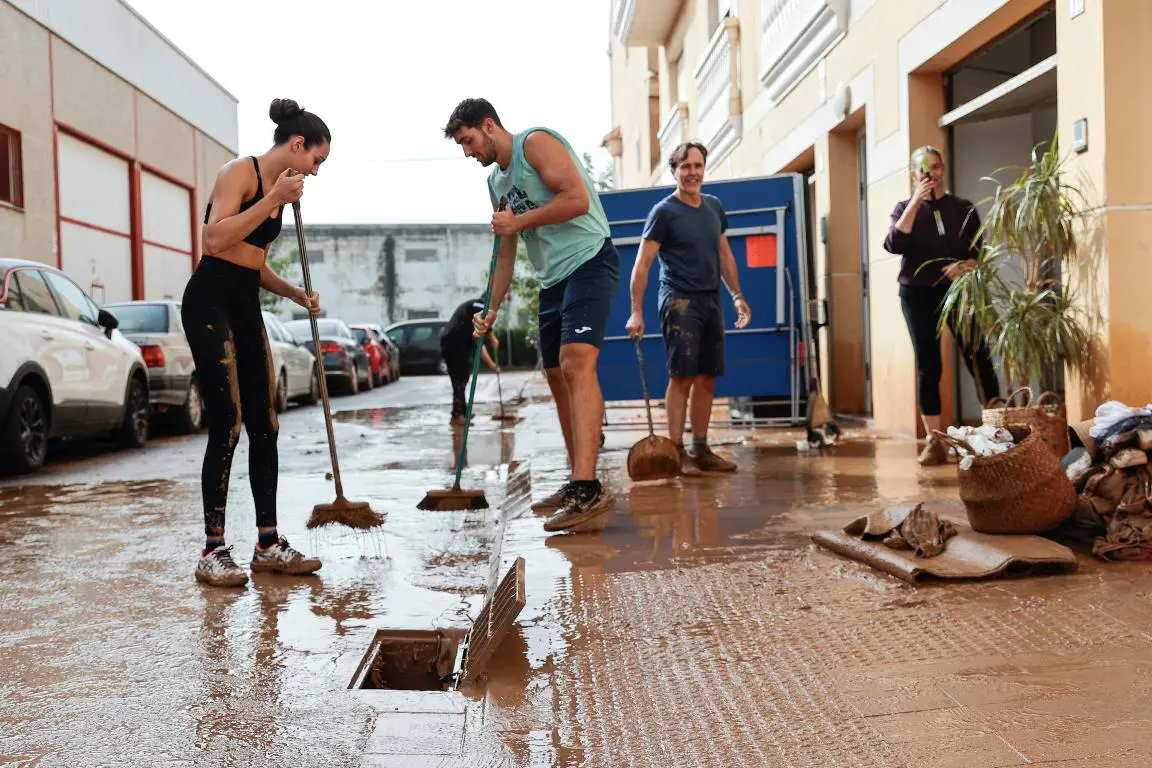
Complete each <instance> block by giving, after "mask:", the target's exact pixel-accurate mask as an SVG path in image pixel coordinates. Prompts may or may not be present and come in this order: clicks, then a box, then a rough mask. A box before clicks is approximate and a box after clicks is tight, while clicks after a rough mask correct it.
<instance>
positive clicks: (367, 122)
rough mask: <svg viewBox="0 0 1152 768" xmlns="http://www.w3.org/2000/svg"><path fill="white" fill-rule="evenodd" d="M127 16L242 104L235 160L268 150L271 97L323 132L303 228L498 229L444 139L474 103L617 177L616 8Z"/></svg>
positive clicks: (583, 2) (269, 9) (211, 8)
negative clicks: (296, 107)
mask: <svg viewBox="0 0 1152 768" xmlns="http://www.w3.org/2000/svg"><path fill="white" fill-rule="evenodd" d="M127 2H129V4H131V5H132V6H133V7H134V8H135V9H136V10H137V11H138V12H139V13H140V14H141V15H142V16H144V18H146V19H148V21H149V22H150V23H151V24H152V25H153V26H155V27H156V28H157V29H158V30H160V32H161V33H163V34H164V35H165V36H166V37H168V39H170V40H171V41H172V42H173V43H175V44H176V45H177V46H179V47H180V48H181V49H182V50H183V51H184V52H185V53H187V54H188V55H189V56H190V57H191V58H192V59H193V60H194V61H196V63H197V64H199V65H200V66H201V67H202V68H203V69H204V70H205V71H207V72H208V73H209V74H210V75H212V77H213V78H215V79H216V80H217V81H218V82H219V83H220V84H221V85H223V86H224V87H225V88H227V89H228V90H229V91H230V92H231V93H232V94H233V95H234V96H236V98H237V99H239V102H240V103H239V107H238V110H239V113H238V119H239V135H240V154H242V155H251V154H260V153H262V152H264V151H265V150H266V149H267V148H268V147H269V146H271V144H272V131H273V129H274V128H275V126H274V125H273V124H272V121H271V120H269V119H268V104H269V102H270V101H271V100H272V99H273V98H277V97H287V98H292V99H295V100H296V101H297V102H299V103H300V105H301V106H303V107H304V108H305V109H307V110H309V111H311V112H315V113H316V114H318V115H319V116H320V117H321V118H322V119H323V120H324V121H325V122H326V123H327V124H328V127H329V129H330V130H331V131H332V154H331V156H330V158H329V159H328V161H327V162H326V163H325V164H324V165H323V166H322V167H321V170H320V173H319V175H318V176H317V177H315V178H310V179H308V181H307V182H306V185H305V192H304V198H303V199H302V201H301V208H302V212H303V215H304V220H305V221H306V222H309V223H316V224H321V223H324V224H336V223H435V222H443V223H449V222H469V221H471V222H480V221H487V220H488V218H489V217H490V216H491V205H490V203H489V201H488V193H487V191H486V188H485V185H484V179H485V176H486V170H485V169H483V168H482V167H481V166H480V165H479V163H477V162H476V161H474V160H466V159H464V157H463V154H462V153H461V152H460V148H459V147H457V146H456V144H455V142H453V141H451V140H450V139H445V138H443V134H442V130H441V129H442V128H443V126H444V124H445V123H446V122H447V120H448V116H449V115H450V114H451V112H452V108H453V107H454V106H456V104H457V103H458V102H459V101H460V100H461V99H463V98H466V97H484V98H486V99H488V100H489V101H491V102H492V104H493V106H495V107H496V110H497V111H498V112H499V114H500V119H501V121H502V122H503V123H504V126H505V127H506V128H508V129H509V130H511V131H512V132H516V131H518V130H521V129H523V128H527V127H529V126H532V125H544V126H547V127H549V128H553V129H555V130H557V131H559V132H560V133H561V134H563V135H564V136H565V137H566V138H567V139H568V141H569V142H570V143H571V144H572V146H573V148H574V149H575V150H576V152H577V154H582V153H583V152H584V151H589V152H592V154H593V158H594V161H595V163H596V166H597V168H602V167H606V166H607V165H608V164H609V162H608V161H609V160H610V158H609V156H608V154H607V153H606V152H605V151H604V150H603V149H601V148H600V141H601V139H602V138H603V136H604V134H606V133H608V131H610V130H611V128H612V125H611V95H610V93H611V91H610V85H609V62H608V53H607V51H608V34H609V20H608V13H609V7H608V6H609V0H495V1H491V0H490V1H489V2H485V1H484V0H469V2H464V1H463V0H422V1H419V2H409V1H408V0H326V1H325V0H196V1H195V2H173V0H127ZM577 9H579V10H577ZM553 19H554V20H555V22H553V21H552V20H553Z"/></svg>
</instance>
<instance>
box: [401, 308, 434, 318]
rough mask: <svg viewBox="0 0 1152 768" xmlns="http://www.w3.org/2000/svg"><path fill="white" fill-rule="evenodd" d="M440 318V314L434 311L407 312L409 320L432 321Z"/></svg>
mask: <svg viewBox="0 0 1152 768" xmlns="http://www.w3.org/2000/svg"><path fill="white" fill-rule="evenodd" d="M436 317H440V313H439V312H437V311H436V310H434V309H410V310H408V319H409V320H432V319H433V318H436Z"/></svg>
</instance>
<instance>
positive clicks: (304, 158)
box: [181, 99, 332, 587]
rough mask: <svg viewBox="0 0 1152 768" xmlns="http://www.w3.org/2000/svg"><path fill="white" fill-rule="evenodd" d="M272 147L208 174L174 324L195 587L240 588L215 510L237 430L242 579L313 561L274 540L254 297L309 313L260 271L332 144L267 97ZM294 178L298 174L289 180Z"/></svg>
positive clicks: (271, 464) (308, 117)
mask: <svg viewBox="0 0 1152 768" xmlns="http://www.w3.org/2000/svg"><path fill="white" fill-rule="evenodd" d="M269 116H270V117H271V118H272V121H273V122H274V123H276V131H275V133H274V135H273V146H272V148H271V149H269V150H268V151H267V152H265V153H264V154H263V155H261V156H260V157H241V158H237V159H236V160H232V161H231V162H229V163H228V164H227V165H225V166H224V167H223V168H222V169H220V173H219V174H218V175H217V176H216V184H215V186H214V187H213V188H212V194H211V196H210V198H209V200H208V207H207V210H206V211H205V213H204V231H203V237H202V241H203V244H204V255H203V257H202V258H201V260H200V263H199V264H198V265H197V267H196V271H195V272H194V273H193V274H192V277H191V279H189V281H188V286H187V288H185V289H184V299H183V304H182V307H181V317H182V318H183V320H184V331H185V333H186V335H187V337H188V345H189V346H190V347H191V348H192V357H193V359H194V360H195V362H196V379H197V383H198V384H199V386H200V392H201V396H202V397H203V398H204V405H205V412H206V416H207V419H208V447H207V449H206V450H205V452H204V469H203V472H202V474H201V490H202V493H203V499H204V533H205V536H206V542H205V545H204V549H203V551H202V552H201V553H200V559H199V561H198V563H197V565H196V579H197V581H200V582H203V583H205V584H210V585H212V586H228V587H238V586H243V585H244V584H246V583H247V582H248V574H246V573H245V572H244V571H243V570H242V569H241V568H240V567H239V566H237V565H236V562H235V561H234V560H233V559H232V554H231V552H232V548H231V547H226V546H224V510H225V506H226V502H227V499H228V477H229V474H230V473H231V470H232V454H233V453H234V452H235V450H236V443H237V442H238V441H239V440H240V425H241V423H243V425H244V427H245V429H246V430H247V432H248V457H249V472H248V474H249V479H250V482H251V485H252V496H253V499H254V501H255V506H256V530H257V544H256V548H255V551H254V552H253V555H252V562H251V568H252V570H253V571H275V572H278V573H290V574H306V573H314V572H315V571H317V570H319V568H320V561H319V560H316V559H311V558H306V557H304V555H302V554H301V553H299V552H297V551H296V550H295V549H293V548H292V547H291V546H289V544H288V541H287V540H286V539H285V538H284V537H283V536H280V535H279V534H278V533H277V531H276V479H277V474H278V471H279V469H278V457H277V451H276V437H277V433H278V430H279V424H278V422H277V419H276V407H275V391H274V387H275V381H276V379H275V376H274V375H273V373H272V356H271V353H270V350H269V346H268V335H267V333H266V332H265V330H264V318H263V316H262V315H261V314H260V289H261V288H263V289H265V290H267V291H270V292H272V293H275V294H277V295H279V296H284V297H285V298H289V299H292V300H293V301H295V302H296V303H297V304H299V305H300V306H302V307H304V308H306V309H308V310H309V311H311V312H312V313H314V314H318V313H319V312H320V297H319V295H317V294H316V293H313V294H312V295H311V296H308V295H307V294H306V293H305V292H304V289H303V288H300V287H298V286H295V285H292V284H291V283H289V282H288V281H286V280H284V279H283V278H281V277H280V276H279V275H277V274H276V273H275V272H273V271H272V269H271V268H270V267H269V266H268V261H267V260H268V247H269V245H270V244H271V242H272V241H273V240H275V239H276V237H277V236H278V235H279V234H280V227H281V223H282V221H281V220H282V218H283V215H284V206H285V205H289V204H291V203H293V202H295V201H297V200H299V199H300V196H301V195H302V194H303V192H304V177H305V176H315V175H316V173H317V171H319V169H320V164H321V163H323V162H324V161H325V160H326V159H327V157H328V151H329V147H330V144H331V142H332V136H331V134H330V133H329V131H328V126H326V125H324V121H323V120H321V119H320V118H319V117H317V116H316V115H314V114H312V113H311V112H306V111H304V110H303V109H301V108H300V107H299V105H297V104H296V102H295V101H292V100H291V99H275V100H273V101H272V106H271V107H270V108H269ZM292 171H294V172H295V173H296V174H297V175H293V176H290V175H289V173H290V172H292Z"/></svg>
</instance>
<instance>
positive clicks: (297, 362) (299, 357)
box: [264, 311, 320, 413]
mask: <svg viewBox="0 0 1152 768" xmlns="http://www.w3.org/2000/svg"><path fill="white" fill-rule="evenodd" d="M264 327H265V328H266V329H267V330H268V344H269V345H270V346H271V347H272V370H274V371H275V372H276V412H277V413H284V411H286V410H287V409H288V403H289V401H296V402H298V403H300V404H301V405H315V404H316V401H317V400H319V399H320V379H319V378H317V375H318V374H317V372H316V358H315V357H313V355H312V353H311V352H309V351H308V348H307V347H305V346H304V345H303V344H301V343H300V342H298V341H296V338H295V337H294V336H293V335H292V334H291V333H289V332H288V329H287V328H285V327H284V323H282V322H281V321H280V320H279V318H277V317H276V316H275V315H273V314H272V313H271V312H267V311H266V312H264Z"/></svg>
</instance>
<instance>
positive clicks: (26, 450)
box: [0, 259, 148, 473]
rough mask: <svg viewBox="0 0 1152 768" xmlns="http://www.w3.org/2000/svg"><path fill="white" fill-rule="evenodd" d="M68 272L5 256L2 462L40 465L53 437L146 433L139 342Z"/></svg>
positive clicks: (0, 308) (21, 469)
mask: <svg viewBox="0 0 1152 768" xmlns="http://www.w3.org/2000/svg"><path fill="white" fill-rule="evenodd" d="M117 325H118V323H117V320H116V318H115V316H113V315H112V314H111V313H109V312H107V311H105V310H102V309H99V308H98V307H97V306H96V304H95V303H94V302H93V301H92V299H90V298H89V297H88V295H87V294H86V293H84V291H83V290H82V289H81V288H80V287H79V286H78V285H76V283H74V282H72V280H71V279H69V278H68V276H67V275H65V274H64V273H63V272H61V271H60V270H58V269H55V268H53V267H50V266H47V265H45V264H41V263H39V262H35V261H26V260H24V259H0V339H3V353H2V354H0V470H4V471H6V472H14V473H26V472H34V471H36V470H38V469H39V468H40V467H41V466H42V465H43V463H44V459H45V457H46V456H47V452H48V440H49V438H54V437H69V438H71V437H94V436H100V435H104V434H111V435H114V436H115V437H116V438H117V440H118V441H119V442H120V444H121V445H124V446H127V447H133V448H139V447H142V446H143V445H144V443H145V441H146V440H147V439H148V375H147V373H146V370H145V366H144V358H143V356H142V355H141V353H140V349H139V348H138V347H137V346H136V345H135V344H133V343H132V342H131V341H129V340H128V339H126V338H124V335H123V334H121V333H120V332H119V331H118V330H116V327H117Z"/></svg>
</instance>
